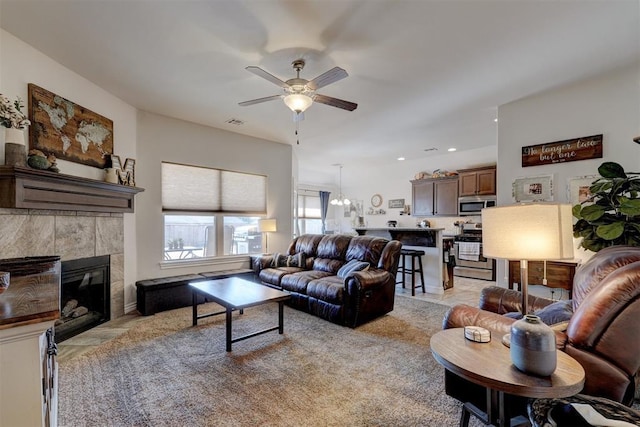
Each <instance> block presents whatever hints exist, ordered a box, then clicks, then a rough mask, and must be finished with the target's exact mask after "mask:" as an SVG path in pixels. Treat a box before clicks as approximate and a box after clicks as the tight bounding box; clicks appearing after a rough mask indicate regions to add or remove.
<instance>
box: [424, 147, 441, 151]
mask: <svg viewBox="0 0 640 427" xmlns="http://www.w3.org/2000/svg"><path fill="white" fill-rule="evenodd" d="M424 151H438V149H437V148H436V147H431V148H425V149H424Z"/></svg>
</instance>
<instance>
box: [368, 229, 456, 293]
mask: <svg viewBox="0 0 640 427" xmlns="http://www.w3.org/2000/svg"><path fill="white" fill-rule="evenodd" d="M355 231H356V232H357V233H358V234H359V235H362V236H364V235H367V236H378V237H383V238H385V239H389V240H397V241H399V242H400V243H402V248H403V249H417V250H421V251H424V253H425V254H424V256H423V257H422V266H423V273H424V281H425V290H426V292H429V293H433V294H443V293H444V287H443V284H444V282H445V277H444V274H443V268H442V262H443V248H444V244H443V239H444V236H443V231H444V228H428V227H380V228H370V227H361V228H356V229H355Z"/></svg>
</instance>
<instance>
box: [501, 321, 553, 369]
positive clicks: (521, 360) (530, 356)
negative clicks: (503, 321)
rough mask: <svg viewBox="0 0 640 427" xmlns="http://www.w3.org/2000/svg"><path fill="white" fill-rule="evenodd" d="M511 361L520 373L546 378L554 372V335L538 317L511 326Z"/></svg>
mask: <svg viewBox="0 0 640 427" xmlns="http://www.w3.org/2000/svg"><path fill="white" fill-rule="evenodd" d="M510 352H511V361H512V362H513V364H514V365H515V367H516V368H518V369H519V370H520V371H522V372H525V373H527V374H533V375H539V376H543V377H547V376H549V375H551V374H553V372H554V371H555V370H556V363H557V354H556V334H555V332H553V329H551V328H550V327H549V326H547V325H545V324H544V323H543V322H542V321H541V320H540V318H539V317H538V316H536V315H533V314H527V315H525V316H524V317H523V318H522V319H520V320H518V321H516V322H514V323H513V325H511V349H510Z"/></svg>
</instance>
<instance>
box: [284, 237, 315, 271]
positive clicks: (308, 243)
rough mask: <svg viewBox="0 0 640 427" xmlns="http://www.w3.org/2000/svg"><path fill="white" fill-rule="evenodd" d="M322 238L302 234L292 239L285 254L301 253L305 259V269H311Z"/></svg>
mask: <svg viewBox="0 0 640 427" xmlns="http://www.w3.org/2000/svg"><path fill="white" fill-rule="evenodd" d="M323 237H324V236H323V235H322V234H303V235H301V236H298V237H296V238H294V239H293V240H292V241H291V243H290V244H289V249H287V253H288V254H289V255H295V254H299V253H302V254H304V257H305V259H306V266H305V268H306V269H309V270H310V269H311V268H313V259H314V258H315V257H316V252H317V250H318V244H319V243H320V241H321V240H322V238H323Z"/></svg>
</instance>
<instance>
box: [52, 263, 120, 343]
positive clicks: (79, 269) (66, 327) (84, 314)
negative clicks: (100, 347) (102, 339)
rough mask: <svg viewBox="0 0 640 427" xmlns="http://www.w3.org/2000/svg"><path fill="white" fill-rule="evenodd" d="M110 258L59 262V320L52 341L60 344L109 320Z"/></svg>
mask: <svg viewBox="0 0 640 427" xmlns="http://www.w3.org/2000/svg"><path fill="white" fill-rule="evenodd" d="M109 265H110V256H109V255H104V256H97V257H91V258H81V259H75V260H71V261H63V262H62V274H61V292H60V293H61V297H60V319H59V320H57V321H56V324H55V341H56V343H60V342H62V341H64V340H66V339H69V338H71V337H73V336H75V335H78V334H79V333H81V332H84V331H86V330H88V329H91V328H93V327H95V326H98V325H100V324H101V323H104V322H106V321H108V320H109V319H110V313H111V309H110V302H111V298H110V283H111V280H110V268H109Z"/></svg>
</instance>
